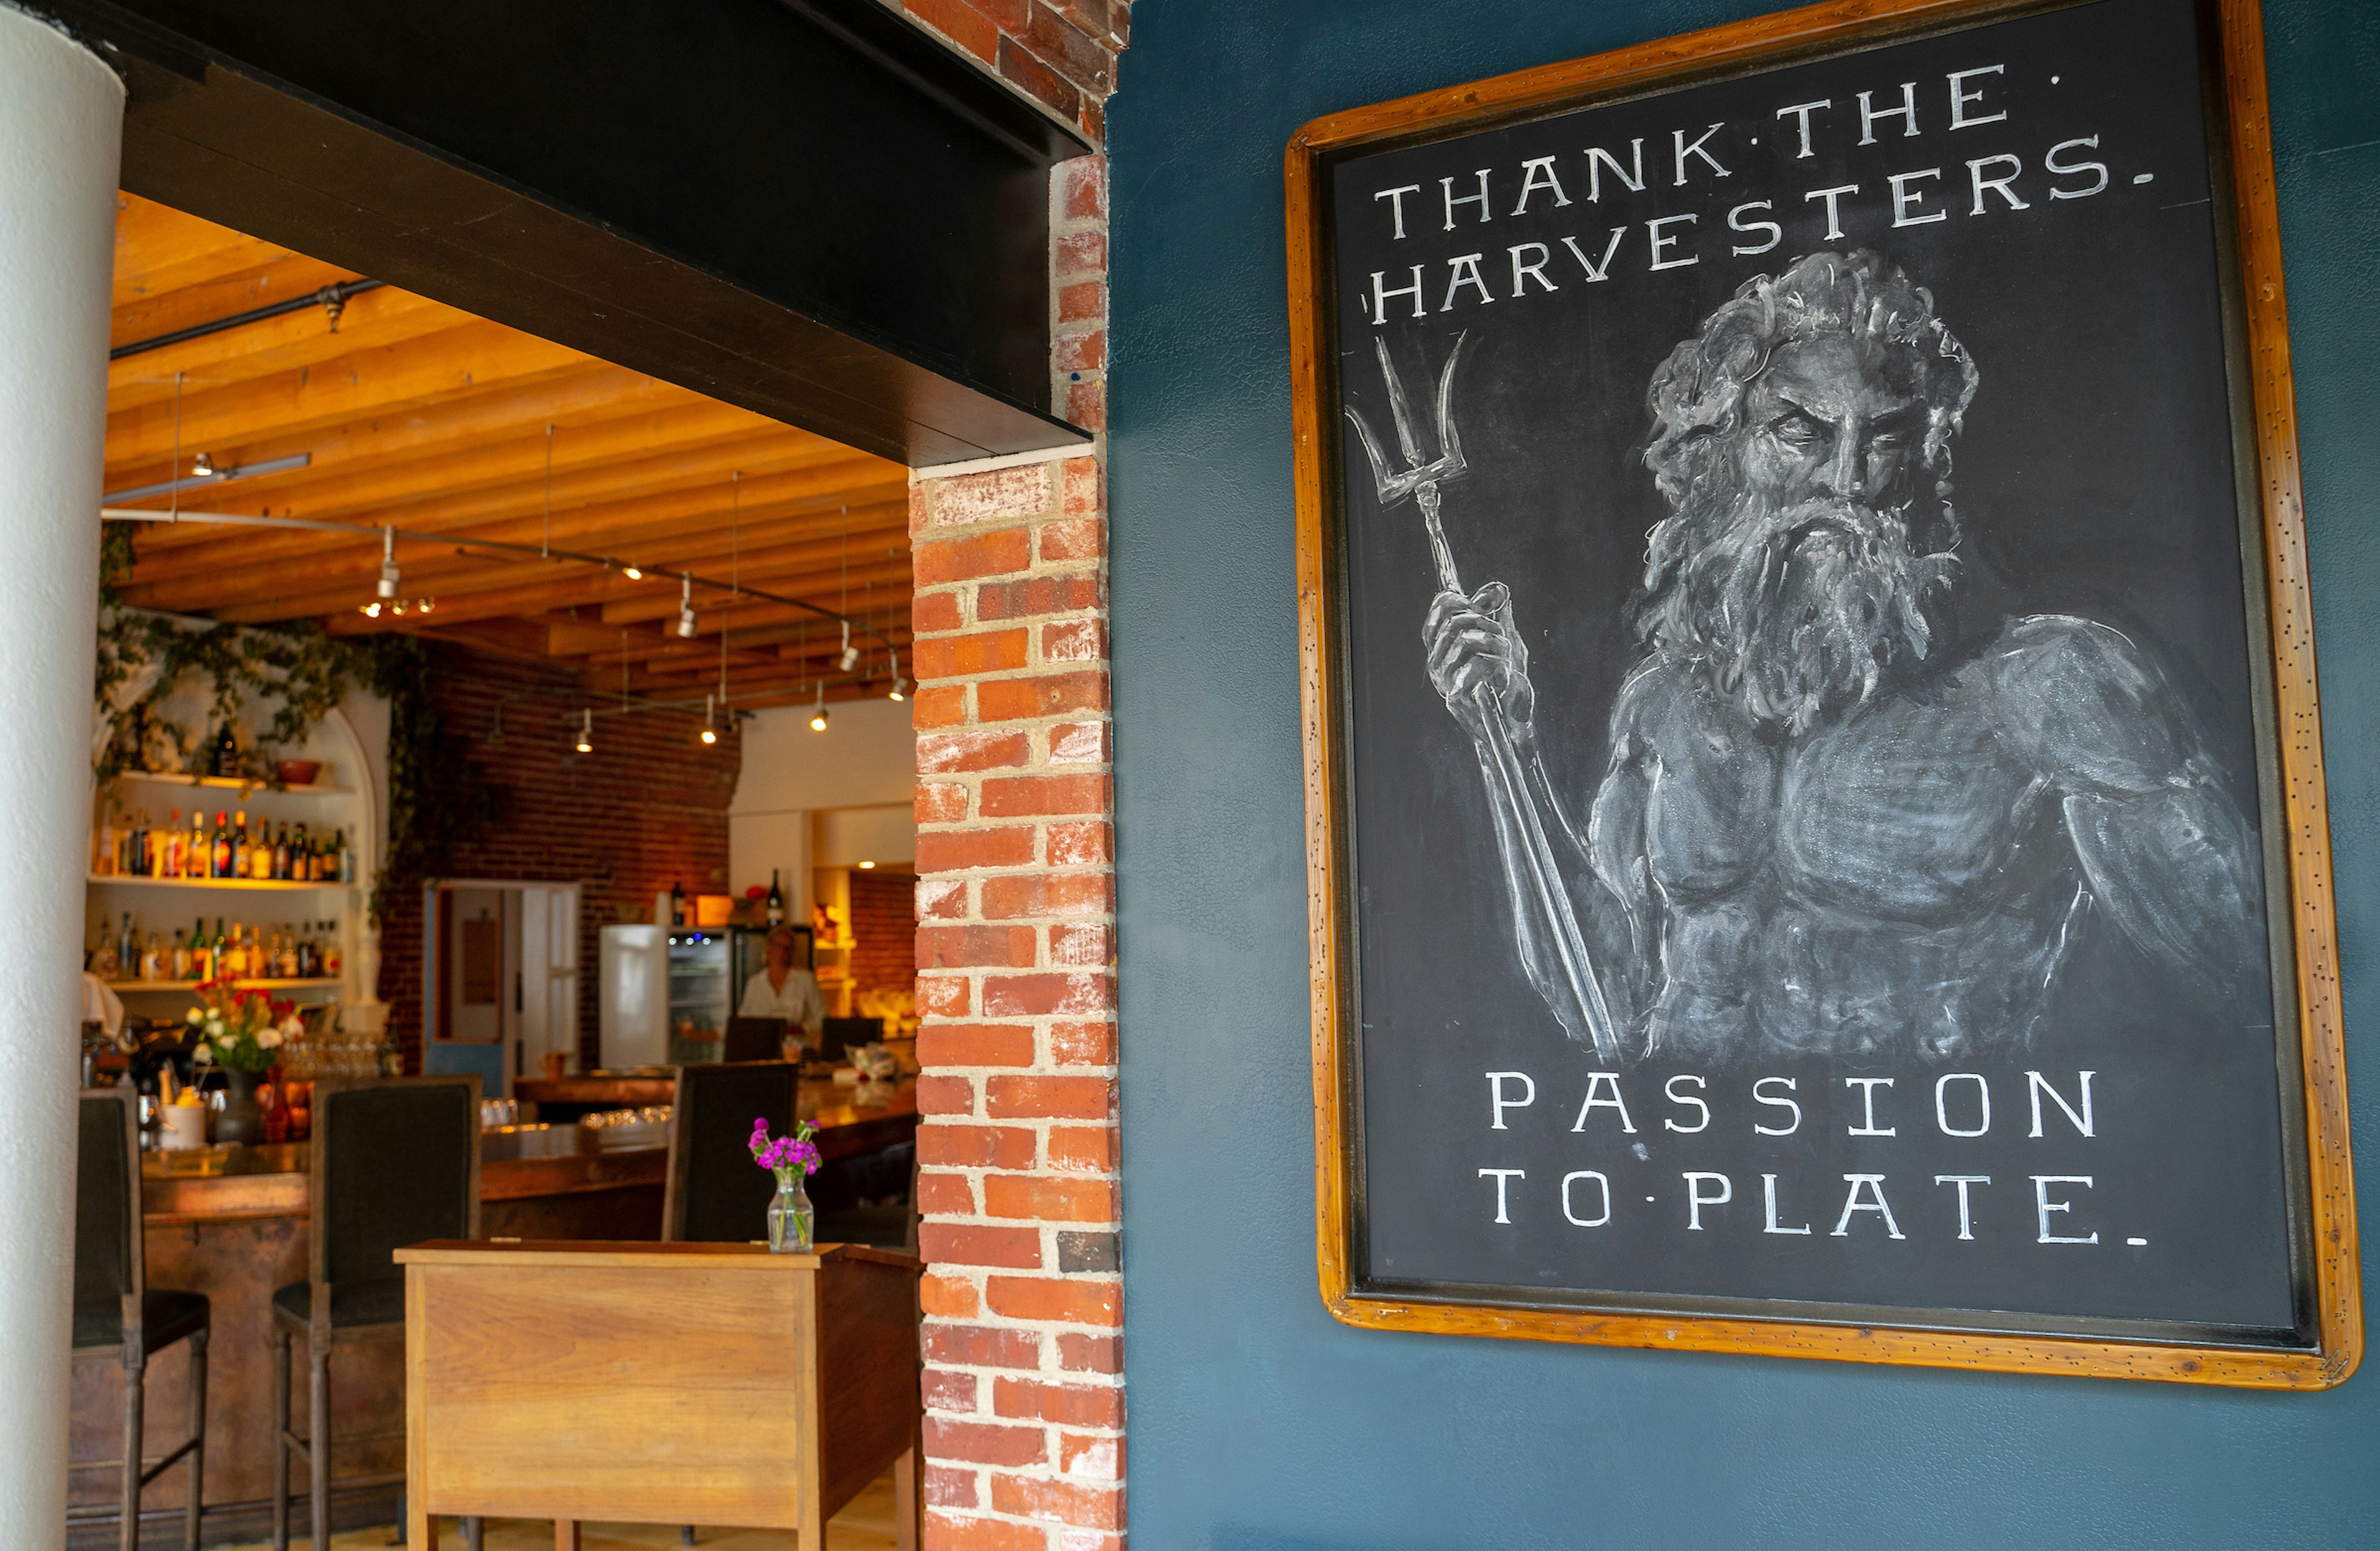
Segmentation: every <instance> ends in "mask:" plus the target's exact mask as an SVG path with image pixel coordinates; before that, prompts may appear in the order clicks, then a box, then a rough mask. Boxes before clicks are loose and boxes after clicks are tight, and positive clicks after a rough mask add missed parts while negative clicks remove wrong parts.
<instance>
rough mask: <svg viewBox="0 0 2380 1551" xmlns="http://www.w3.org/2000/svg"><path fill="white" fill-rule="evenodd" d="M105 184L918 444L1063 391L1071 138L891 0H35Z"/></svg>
mask: <svg viewBox="0 0 2380 1551" xmlns="http://www.w3.org/2000/svg"><path fill="white" fill-rule="evenodd" d="M37 3H38V4H39V6H40V9H42V11H44V12H46V13H48V14H50V15H52V16H54V17H55V18H56V19H57V20H58V21H59V22H60V23H61V24H62V25H64V26H65V27H66V28H67V30H68V31H71V32H73V33H74V34H75V35H76V36H78V37H79V38H81V39H82V40H84V41H85V42H87V43H91V45H93V46H94V47H95V48H97V49H98V50H99V51H100V53H101V55H102V56H103V58H106V59H107V60H108V61H109V62H110V63H111V64H113V65H115V67H116V68H117V70H118V72H119V73H120V74H121V75H122V76H123V77H124V79H125V81H126V84H127V88H128V92H129V93H130V101H129V104H128V108H127V113H126V122H125V145H124V186H125V187H126V188H127V189H130V190H132V191H133V192H135V193H137V194H140V195H142V196H143V197H146V198H151V199H154V200H157V201H159V202H162V203H164V204H168V205H172V206H174V207H175V208H176V209H180V210H186V211H188V212H190V213H191V214H195V215H200V216H203V217H205V218H206V219H208V220H211V221H216V222H220V223H221V224H223V225H225V226H231V227H234V228H236V229H237V230H240V231H243V232H247V233H249V234H250V235H253V236H256V237H260V238H265V239H266V240H268V241H272V242H276V243H281V244H284V245H285V246H287V247H290V248H293V249H296V250H299V251H302V252H305V253H309V254H310V255H312V256H314V257H316V258H320V259H323V260H326V261H328V262H330V263H336V264H341V265H344V266H346V267H347V268H350V269H355V270H358V271H361V272H363V273H366V274H369V275H374V276H377V277H379V278H381V279H383V280H386V281H387V282H388V283H390V284H391V285H395V286H401V287H405V288H406V289H407V290H413V291H418V292H419V293H421V294H422V295H425V296H429V297H432V298H435V299H438V300H441V301H445V302H449V303H452V304H453V305H455V306H457V307H461V308H464V309H467V310H468V311H472V312H475V313H478V314H480V316H482V317H487V318H492V319H494V320H495V321H497V322H499V323H504V324H511V325H512V326H514V327H516V328H521V329H525V330H527V331H528V332H530V333H533V334H537V335H540V336H543V337H545V338H549V339H553V340H554V341H556V342H558V343H561V344H564V345H568V346H571V347H572V348H577V349H581V350H585V351H587V352H588V353H589V354H591V355H596V356H600V357H601V358H602V359H604V360H611V361H614V362H617V363H618V364H620V365H623V366H627V367H630V368H633V369H635V370H637V371H642V372H650V373H652V374H653V375H654V376H657V377H661V378H663V379H665V380H667V381H670V382H674V383H677V384H680V385H684V386H686V387H689V388H693V389H695V390H697V391H698V392H701V393H705V394H709V395H710V396H712V397H717V398H721V399H724V400H726V401H727V402H729V403H733V404H738V405H742V406H744V407H746V408H747V409H755V410H757V411H759V412H760V413H762V414H766V415H771V416H773V417H775V418H776V419H779V420H783V421H787V422H789V423H792V424H795V425H799V426H803V427H805V428H807V429H809V430H813V431H817V432H819V433H820V434H825V435H828V436H832V437H834V438H836V439H837V440H839V441H843V442H846V443H849V444H850V445H852V446H858V447H862V448H865V449H866V450H868V451H870V452H874V453H879V454H880V455H882V456H884V457H888V458H896V459H899V460H900V461H903V462H905V463H909V464H912V465H916V464H927V463H939V462H947V461H952V460H954V459H959V458H975V457H981V456H985V455H987V454H992V453H1002V452H1021V451H1026V450H1030V449H1035V448H1041V447H1051V446H1069V445H1075V444H1078V443H1081V442H1084V441H1087V439H1088V438H1087V435H1086V434H1084V433H1083V432H1080V431H1078V430H1076V429H1075V428H1074V427H1072V426H1069V425H1066V424H1064V423H1063V422H1062V421H1058V420H1056V419H1053V418H1052V417H1051V416H1050V413H1049V408H1050V373H1049V317H1050V305H1049V280H1048V273H1049V272H1048V246H1049V235H1048V222H1049V206H1048V181H1049V180H1048V174H1049V169H1050V165H1052V164H1053V163H1055V162H1058V161H1061V160H1063V159H1065V158H1068V157H1071V156H1076V155H1081V154H1083V153H1086V152H1087V150H1088V149H1089V147H1088V146H1087V144H1086V143H1085V142H1084V141H1083V140H1081V139H1080V138H1079V137H1078V136H1076V135H1075V133H1074V131H1073V130H1072V129H1070V128H1067V127H1065V126H1063V125H1062V124H1060V123H1059V122H1058V121H1056V120H1055V119H1053V118H1050V117H1049V116H1047V115H1045V114H1043V113H1042V112H1041V111H1039V109H1038V108H1037V107H1036V106H1034V105H1033V104H1029V103H1028V102H1026V100H1025V99H1024V98H1022V97H1021V96H1018V95H1016V94H1015V93H1013V92H1009V91H1008V90H1006V89H1005V88H1004V87H1002V85H1001V84H1000V83H999V82H998V81H996V80H994V79H991V78H990V77H989V76H987V75H985V74H984V73H983V72H981V71H978V70H977V69H975V68H974V67H971V66H970V65H969V64H967V62H965V60H963V59H960V58H958V57H957V56H955V55H953V54H952V53H951V52H950V51H949V50H948V49H947V48H945V47H943V46H942V45H941V44H940V43H936V42H935V41H934V40H933V39H931V38H929V37H928V36H927V35H926V34H924V33H923V32H921V31H917V29H916V27H915V26H914V25H913V24H911V23H910V22H909V21H908V20H907V19H906V18H903V17H900V16H898V15H896V14H894V13H892V11H890V10H889V9H887V8H886V7H885V6H881V5H880V4H878V3H877V0H700V3H698V4H695V3H688V0H404V3H403V4H392V3H390V0H302V3H301V0H281V3H270V4H268V3H264V0H37Z"/></svg>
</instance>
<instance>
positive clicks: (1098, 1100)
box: [910, 158, 1124, 1551]
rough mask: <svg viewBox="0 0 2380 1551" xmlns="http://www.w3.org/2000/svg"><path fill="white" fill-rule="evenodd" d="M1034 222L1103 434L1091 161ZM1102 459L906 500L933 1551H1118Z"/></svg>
mask: <svg viewBox="0 0 2380 1551" xmlns="http://www.w3.org/2000/svg"><path fill="white" fill-rule="evenodd" d="M1051 203H1052V209H1051V216H1052V221H1053V249H1054V251H1053V254H1052V275H1051V278H1052V281H1053V284H1054V294H1053V307H1054V310H1055V311H1056V314H1057V315H1056V317H1055V318H1053V320H1052V322H1053V327H1054V329H1055V331H1056V335H1057V341H1058V343H1057V346H1056V350H1055V359H1054V360H1053V362H1052V368H1053V373H1054V383H1053V386H1055V387H1056V388H1057V389H1058V390H1059V391H1058V393H1057V395H1056V398H1057V402H1059V403H1060V404H1062V405H1063V406H1064V409H1065V413H1066V417H1067V418H1068V419H1069V420H1071V421H1075V423H1076V424H1078V425H1083V426H1085V427H1087V428H1089V429H1092V430H1095V431H1097V430H1102V429H1103V428H1104V427H1105V425H1106V412H1105V411H1106V404H1105V397H1104V393H1105V389H1104V385H1103V379H1104V367H1105V357H1104V353H1103V347H1104V342H1105V314H1106V284H1105V280H1106V265H1107V249H1106V232H1105V214H1106V197H1105V186H1104V169H1103V168H1102V166H1101V165H1100V164H1099V161H1098V160H1097V159H1096V158H1087V159H1085V160H1083V161H1080V162H1075V163H1070V164H1068V165H1065V166H1063V167H1062V168H1060V169H1059V172H1058V175H1057V177H1056V178H1055V187H1054V188H1053V189H1052V191H1051ZM1104 458H1105V448H1104V444H1103V443H1102V444H1101V445H1099V446H1096V447H1095V448H1094V449H1092V450H1091V451H1090V452H1089V453H1088V454H1087V455H1078V456H1075V457H1071V458H1064V459H1063V460H1062V461H1049V462H1039V463H1026V464H1022V465H1019V466H1014V467H1008V468H1000V469H993V470H985V471H979V472H972V473H960V474H955V475H953V476H948V477H939V478H921V479H919V480H917V482H914V483H913V484H912V485H911V487H910V489H911V496H910V528H911V534H912V550H911V553H912V556H913V557H914V561H915V565H916V568H917V599H916V604H915V606H914V611H913V615H912V617H913V619H914V621H915V627H916V629H917V645H916V648H915V653H916V661H917V670H916V671H917V680H918V690H917V700H916V715H915V720H916V723H917V729H918V730H917V778H918V787H917V914H918V917H919V920H920V922H921V924H920V925H919V928H918V931H917V969H918V971H919V973H918V981H917V1005H918V1010H919V1013H920V1015H921V1017H922V1020H923V1024H922V1028H921V1031H920V1033H919V1038H918V1042H917V1056H918V1060H919V1062H920V1063H921V1064H922V1066H923V1067H924V1069H925V1076H924V1077H923V1079H922V1080H921V1081H920V1082H919V1086H918V1101H919V1107H920V1108H921V1109H923V1110H924V1111H925V1112H926V1115H927V1118H926V1121H925V1123H924V1124H923V1125H922V1126H921V1127H920V1128H919V1130H918V1137H917V1157H918V1161H919V1163H920V1165H921V1166H923V1169H924V1172H923V1173H922V1174H921V1176H920V1181H919V1189H920V1205H921V1208H922V1210H923V1211H924V1213H925V1222H924V1226H923V1227H922V1228H921V1229H920V1233H919V1249H920V1252H922V1254H923V1255H924V1257H925V1259H926V1261H927V1263H928V1264H927V1275H926V1277H925V1280H924V1283H923V1287H922V1299H923V1302H924V1306H925V1313H926V1325H925V1335H924V1341H925V1350H926V1360H927V1368H926V1376H925V1400H926V1408H927V1415H926V1456H927V1472H926V1500H927V1505H928V1520H927V1533H926V1544H927V1545H928V1546H929V1548H931V1551H1121V1547H1122V1545H1123V1510H1124V1504H1123V1421H1124V1397H1123V1277H1122V1274H1121V1271H1122V1259H1121V1238H1120V1232H1119V1230H1120V1227H1121V1224H1122V1206H1121V1200H1120V1194H1119V1190H1120V1182H1119V1179H1118V1175H1117V1167H1116V1157H1117V1153H1116V1107H1115V1106H1116V1075H1117V1068H1116V1049H1117V1028H1116V1022H1115V1006H1116V1000H1115V995H1116V990H1115V913H1114V911H1115V905H1114V898H1115V894H1114V890H1115V878H1114V865H1113V834H1114V830H1113V822H1112V821H1113V816H1114V800H1113V785H1112V772H1113V764H1112V763H1111V748H1110V739H1109V720H1108V650H1107V567H1106V557H1107V513H1106V502H1105V489H1104V482H1103V480H1102V476H1101V469H1102V465H1103V463H1104Z"/></svg>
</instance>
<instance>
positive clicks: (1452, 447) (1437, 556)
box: [1347, 329, 1471, 592]
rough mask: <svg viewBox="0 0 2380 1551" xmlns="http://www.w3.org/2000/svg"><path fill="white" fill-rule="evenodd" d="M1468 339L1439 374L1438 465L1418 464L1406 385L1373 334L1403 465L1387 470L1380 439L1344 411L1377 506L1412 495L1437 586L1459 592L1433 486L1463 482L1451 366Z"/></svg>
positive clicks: (1457, 340)
mask: <svg viewBox="0 0 2380 1551" xmlns="http://www.w3.org/2000/svg"><path fill="white" fill-rule="evenodd" d="M1470 337H1471V333H1470V331H1469V330H1468V329H1465V330H1464V331H1463V333H1461V334H1458V335H1456V336H1454V348H1453V349H1451V350H1449V351H1448V352H1447V353H1446V365H1445V367H1444V369H1443V370H1441V371H1440V372H1439V374H1438V446H1439V458H1438V461H1437V462H1435V463H1429V462H1425V461H1423V458H1422V456H1421V446H1420V444H1419V443H1418V442H1417V441H1416V440H1415V437H1414V425H1413V406H1412V405H1411V404H1409V403H1408V402H1406V400H1405V385H1404V384H1403V382H1402V381H1400V380H1399V379H1398V377H1397V369H1396V367H1395V365H1394V364H1393V363H1391V362H1390V360H1389V346H1388V341H1386V340H1385V339H1382V338H1381V337H1380V336H1378V335H1374V336H1372V348H1374V349H1375V350H1378V352H1379V357H1380V376H1381V378H1382V380H1384V381H1385V382H1386V383H1387V384H1388V385H1389V413H1390V415H1391V416H1393V417H1394V418H1395V420H1396V422H1397V447H1398V450H1399V451H1401V452H1403V454H1404V457H1405V462H1406V464H1407V465H1408V467H1406V468H1405V469H1403V470H1391V469H1390V467H1389V459H1388V455H1387V454H1386V453H1384V452H1382V451H1381V450H1380V442H1379V438H1378V437H1377V436H1375V435H1373V434H1372V428H1371V427H1370V426H1368V425H1366V424H1365V423H1364V417H1363V416H1362V415H1359V414H1357V413H1356V412H1355V407H1354V405H1352V404H1351V405H1349V406H1348V407H1347V418H1348V419H1349V420H1351V421H1354V422H1355V434H1356V435H1357V436H1358V437H1360V438H1361V439H1362V441H1363V443H1364V456H1365V457H1366V458H1369V459H1370V460H1371V464H1372V484H1373V486H1374V488H1376V489H1377V490H1378V492H1379V496H1380V505H1381V506H1383V507H1393V506H1395V505H1396V504H1397V503H1398V502H1400V501H1402V500H1403V499H1405V497H1407V496H1411V497H1413V499H1414V504H1415V505H1416V506H1418V507H1421V519H1422V524H1423V526H1424V527H1425V528H1427V530H1428V531H1429V553H1430V557H1431V558H1432V559H1434V560H1436V561H1437V562H1438V584H1439V588H1440V589H1442V590H1443V591H1445V592H1462V591H1463V583H1462V581H1461V580H1459V579H1458V578H1457V577H1456V576H1455V572H1454V552H1453V551H1452V550H1450V549H1449V548H1447V547H1446V530H1445V529H1444V528H1442V527H1440V526H1439V520H1438V510H1439V497H1438V487H1439V485H1441V484H1445V483H1449V482H1452V481H1454V480H1457V479H1460V478H1462V477H1463V470H1464V469H1465V468H1466V467H1467V465H1466V464H1464V462H1463V442H1462V439H1461V438H1460V437H1458V436H1456V435H1455V434H1454V363H1455V362H1456V361H1458V360H1462V359H1463V342H1464V341H1465V340H1467V339H1468V338H1470Z"/></svg>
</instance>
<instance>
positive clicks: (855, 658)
mask: <svg viewBox="0 0 2380 1551" xmlns="http://www.w3.org/2000/svg"><path fill="white" fill-rule="evenodd" d="M857 666H859V648H858V647H856V646H854V645H852V644H851V621H850V620H848V619H846V620H844V622H843V671H844V672H845V673H849V672H850V671H851V670H852V669H853V668H856V667H857Z"/></svg>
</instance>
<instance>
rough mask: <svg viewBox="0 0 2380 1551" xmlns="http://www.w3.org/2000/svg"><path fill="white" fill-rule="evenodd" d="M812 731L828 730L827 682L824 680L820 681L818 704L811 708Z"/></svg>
mask: <svg viewBox="0 0 2380 1551" xmlns="http://www.w3.org/2000/svg"><path fill="white" fill-rule="evenodd" d="M810 730H811V731H812V732H824V731H825V730H826V680H825V679H823V678H821V679H820V680H819V687H818V703H817V704H816V705H814V706H812V707H811V708H810Z"/></svg>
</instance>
